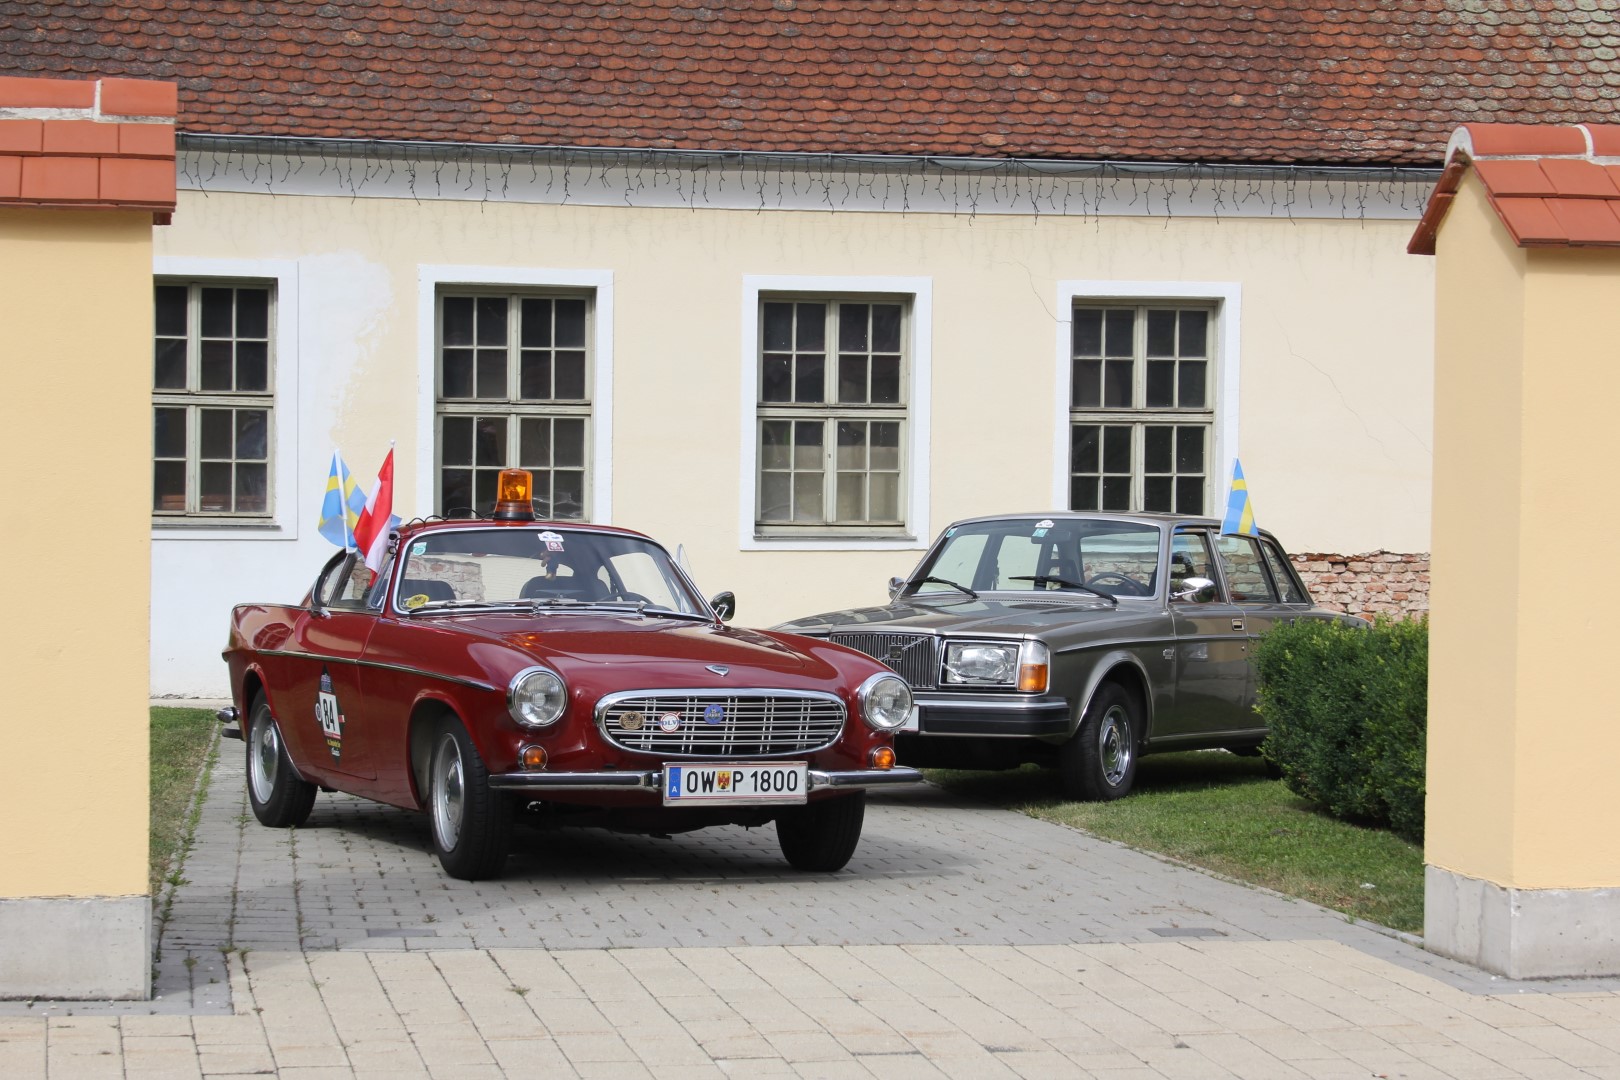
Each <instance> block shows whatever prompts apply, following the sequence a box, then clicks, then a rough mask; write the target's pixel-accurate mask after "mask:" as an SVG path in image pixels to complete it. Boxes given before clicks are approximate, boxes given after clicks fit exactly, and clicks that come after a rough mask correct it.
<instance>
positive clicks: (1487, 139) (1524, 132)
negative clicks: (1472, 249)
mask: <svg viewBox="0 0 1620 1080" xmlns="http://www.w3.org/2000/svg"><path fill="white" fill-rule="evenodd" d="M1447 159H1448V164H1447V165H1446V171H1445V172H1443V173H1441V174H1440V180H1439V182H1438V183H1437V184H1435V188H1434V192H1433V193H1432V194H1431V195H1430V196H1429V203H1428V205H1427V206H1426V207H1425V208H1424V211H1423V220H1421V221H1420V222H1418V227H1417V231H1416V232H1414V233H1413V234H1412V239H1411V242H1410V243H1408V244H1407V248H1406V250H1407V251H1409V252H1411V253H1412V254H1414V255H1433V254H1434V242H1435V236H1436V234H1437V233H1438V232H1439V229H1440V223H1441V222H1442V221H1443V220H1445V216H1446V213H1447V212H1448V211H1449V210H1450V209H1451V201H1452V199H1453V198H1454V197H1455V196H1456V193H1457V189H1458V187H1459V186H1460V185H1461V184H1462V178H1463V176H1464V175H1465V174H1466V173H1467V171H1468V169H1469V168H1470V167H1471V168H1473V169H1474V171H1475V172H1476V173H1477V174H1478V176H1479V179H1480V181H1481V183H1483V184H1484V185H1485V194H1486V196H1487V197H1488V198H1489V199H1490V201H1491V206H1492V207H1494V208H1495V210H1496V213H1497V215H1498V216H1499V217H1500V218H1501V219H1502V224H1503V225H1504V226H1506V227H1507V230H1508V232H1509V233H1510V234H1511V235H1512V236H1513V242H1514V243H1516V244H1518V245H1519V246H1520V247H1620V124H1585V125H1581V126H1578V127H1531V126H1524V125H1511V124H1469V125H1467V126H1465V127H1461V128H1458V129H1457V132H1456V134H1454V135H1453V136H1452V137H1451V141H1450V144H1449V148H1448V154H1447Z"/></svg>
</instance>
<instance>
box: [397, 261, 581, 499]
mask: <svg viewBox="0 0 1620 1080" xmlns="http://www.w3.org/2000/svg"><path fill="white" fill-rule="evenodd" d="M416 289H417V325H416V342H417V354H416V377H417V382H416V385H417V424H418V427H417V440H416V477H417V480H416V505H418V506H434V505H436V503H437V499H438V488H439V474H438V462H439V447H438V401H439V387H438V371H439V350H438V299H439V296H440V295H441V294H444V293H455V292H456V291H457V290H460V289H469V290H497V291H500V290H509V291H513V292H525V291H531V290H532V291H536V292H543V291H546V290H563V291H573V292H590V293H591V294H592V296H591V298H590V306H591V313H590V315H589V320H590V335H591V339H592V341H593V342H594V350H593V352H592V354H591V356H590V357H589V358H588V359H587V361H586V362H587V364H588V365H589V366H590V372H591V373H590V376H589V380H588V381H589V386H590V396H591V412H590V416H589V418H588V420H587V429H588V431H589V435H588V437H587V441H588V445H587V447H586V451H585V453H586V464H585V468H586V470H587V473H588V475H587V476H586V478H585V484H586V488H587V498H588V502H589V507H588V510H589V513H588V515H587V516H586V518H585V520H586V521H588V522H591V523H593V524H598V525H606V524H609V523H611V522H612V520H613V271H611V270H558V269H546V268H540V267H517V266H441V265H426V264H424V265H419V266H418V267H417V268H416Z"/></svg>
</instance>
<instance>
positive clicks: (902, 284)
mask: <svg viewBox="0 0 1620 1080" xmlns="http://www.w3.org/2000/svg"><path fill="white" fill-rule="evenodd" d="M807 294H808V295H815V296H825V297H829V298H835V299H838V300H845V301H854V302H861V301H863V300H866V299H868V298H871V299H872V300H873V301H874V302H877V301H881V300H885V299H892V298H895V297H900V298H902V299H903V300H904V301H905V302H906V303H907V306H908V308H909V310H908V311H907V312H906V313H905V320H906V324H907V328H908V333H909V335H910V336H909V338H908V339H907V340H906V341H905V342H904V346H905V348H906V349H907V350H908V352H907V355H906V361H905V362H906V364H907V365H908V370H907V375H906V420H905V423H906V428H907V434H906V436H905V438H904V440H903V442H904V449H903V454H902V460H903V462H904V468H905V473H904V474H903V475H902V477H901V483H900V491H901V496H900V501H901V508H902V512H903V517H904V526H903V527H904V530H905V531H904V533H903V535H899V536H896V535H895V534H894V533H893V532H892V531H889V532H886V533H878V532H873V533H870V534H868V535H862V534H861V532H860V529H861V526H828V529H827V532H826V533H822V534H818V535H814V536H795V535H775V534H761V533H760V532H759V526H758V516H759V475H758V468H759V408H760V402H759V363H760V360H759V334H760V326H759V323H760V314H761V312H760V306H761V303H762V302H763V300H765V299H766V298H768V297H775V296H778V295H781V296H784V297H795V298H796V297H802V296H805V295H807ZM933 298H934V282H933V279H932V278H926V277H800V276H792V275H759V274H750V275H746V276H744V278H743V289H742V313H741V326H742V364H741V374H742V377H741V380H740V382H741V389H742V393H741V395H740V399H739V404H740V414H741V419H742V423H741V427H740V430H741V431H742V432H743V437H742V439H741V455H740V456H741V458H742V462H741V469H740V472H739V476H738V485H737V486H738V492H739V502H738V522H737V524H738V533H737V543H738V546H739V548H741V550H743V551H915V550H920V549H922V548H924V547H926V546H927V544H928V541H929V539H930V538H931V537H932V536H933V531H932V529H931V528H930V527H929V521H928V492H929V476H930V473H929V461H928V445H929V431H930V418H931V414H930V405H931V387H932V371H933V323H934V300H933Z"/></svg>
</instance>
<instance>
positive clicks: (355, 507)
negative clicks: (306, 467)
mask: <svg viewBox="0 0 1620 1080" xmlns="http://www.w3.org/2000/svg"><path fill="white" fill-rule="evenodd" d="M365 508H366V493H365V492H363V491H361V490H360V485H359V484H357V483H355V482H354V477H352V476H350V475H349V467H348V466H347V465H345V464H343V457H342V455H340V454H339V453H338V452H337V451H335V450H334V451H332V472H331V475H330V476H328V477H327V478H326V497H325V498H324V499H322V500H321V520H320V524H319V525H318V526H317V528H319V529H320V533H321V535H322V536H324V537H326V538H327V539H328V540H330V541H332V543H334V544H336V545H337V546H338V547H340V548H352V547H354V524H355V522H357V521H359V520H360V511H362V510H364V509H365Z"/></svg>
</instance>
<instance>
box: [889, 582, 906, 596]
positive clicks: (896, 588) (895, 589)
mask: <svg viewBox="0 0 1620 1080" xmlns="http://www.w3.org/2000/svg"><path fill="white" fill-rule="evenodd" d="M905 587H906V579H905V578H899V577H892V578H890V579H889V599H890V600H893V599H894V598H895V597H897V596H899V595H900V590H901V589H903V588H905Z"/></svg>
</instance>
